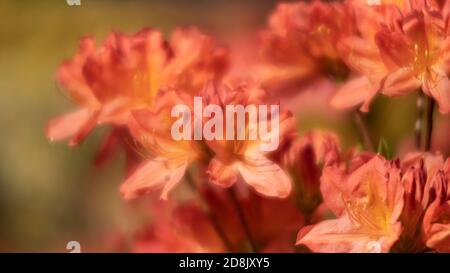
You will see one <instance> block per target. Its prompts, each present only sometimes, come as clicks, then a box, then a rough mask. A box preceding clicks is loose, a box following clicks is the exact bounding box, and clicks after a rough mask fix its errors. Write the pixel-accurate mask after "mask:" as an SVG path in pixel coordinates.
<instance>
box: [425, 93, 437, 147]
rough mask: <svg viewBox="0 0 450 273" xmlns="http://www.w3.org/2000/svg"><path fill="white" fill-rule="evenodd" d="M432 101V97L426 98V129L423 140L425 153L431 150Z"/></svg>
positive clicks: (433, 103)
mask: <svg viewBox="0 0 450 273" xmlns="http://www.w3.org/2000/svg"><path fill="white" fill-rule="evenodd" d="M434 105H435V102H434V99H433V98H432V97H429V98H428V105H427V128H426V138H425V147H424V150H425V151H429V150H430V149H431V140H432V134H433V113H434Z"/></svg>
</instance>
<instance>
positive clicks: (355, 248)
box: [297, 155, 404, 252]
mask: <svg viewBox="0 0 450 273" xmlns="http://www.w3.org/2000/svg"><path fill="white" fill-rule="evenodd" d="M321 183H322V184H321V191H322V195H323V198H324V202H325V204H326V205H327V206H328V207H329V208H330V209H331V210H332V211H333V212H334V214H335V215H336V216H337V217H338V218H337V219H331V220H325V221H322V222H319V223H318V224H316V225H312V226H307V227H305V228H303V229H301V230H300V232H299V234H298V237H297V244H304V245H306V246H307V247H308V248H309V249H311V250H312V251H316V252H388V251H389V250H390V248H391V247H392V246H393V244H394V243H395V242H396V241H397V240H398V238H399V236H400V233H401V230H402V226H401V223H400V215H401V212H402V209H403V192H404V191H403V187H402V185H401V181H400V170H399V169H398V166H396V164H395V163H393V162H389V161H387V160H385V159H384V158H382V157H381V156H379V155H375V156H370V155H362V156H359V157H357V158H355V159H354V161H353V162H352V164H351V165H350V167H349V168H348V169H344V167H343V166H339V165H331V166H328V167H326V168H325V169H324V170H323V175H322V178H321Z"/></svg>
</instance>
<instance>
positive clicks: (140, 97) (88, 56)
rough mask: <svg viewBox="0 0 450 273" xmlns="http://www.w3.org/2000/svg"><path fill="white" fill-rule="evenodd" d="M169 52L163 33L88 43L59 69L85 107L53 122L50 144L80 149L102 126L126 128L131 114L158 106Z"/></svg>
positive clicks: (88, 40)
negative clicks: (64, 141)
mask: <svg viewBox="0 0 450 273" xmlns="http://www.w3.org/2000/svg"><path fill="white" fill-rule="evenodd" d="M169 59H170V49H169V48H168V47H167V44H166V43H165V42H164V40H163V38H162V35H161V33H159V32H158V31H156V30H152V29H145V30H142V31H140V32H138V33H136V34H134V35H131V36H128V35H125V34H121V33H111V34H110V35H109V36H108V38H107V39H106V41H105V42H104V44H103V45H101V46H100V47H99V48H96V47H95V42H94V39H93V38H91V37H87V38H83V39H82V40H81V41H80V48H79V52H78V54H77V55H75V57H74V58H73V59H71V60H68V61H65V62H64V63H63V64H62V65H61V67H60V68H59V70H58V75H57V78H58V82H59V83H60V84H61V85H62V87H64V88H65V89H66V90H67V91H68V93H69V95H70V97H71V98H72V99H73V100H74V101H75V103H76V104H77V105H79V106H80V108H79V109H78V110H75V111H74V112H71V113H69V114H66V115H63V116H60V117H57V118H55V119H53V120H51V121H50V122H49V125H48V127H47V136H48V138H49V139H51V140H62V139H65V138H69V137H70V138H71V140H70V142H69V144H70V145H76V144H78V143H79V142H80V141H81V140H83V138H84V137H85V136H86V135H87V134H88V133H89V131H90V130H91V129H92V128H93V127H95V126H96V125H97V123H111V124H118V125H123V124H125V122H126V120H127V116H128V114H129V110H130V109H133V108H139V107H144V106H145V105H146V104H152V103H153V102H154V96H155V95H156V93H157V91H158V88H159V84H160V83H159V78H160V74H161V71H162V69H163V67H164V66H165V65H166V64H167V62H168V61H169Z"/></svg>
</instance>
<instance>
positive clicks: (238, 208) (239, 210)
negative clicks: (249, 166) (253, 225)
mask: <svg viewBox="0 0 450 273" xmlns="http://www.w3.org/2000/svg"><path fill="white" fill-rule="evenodd" d="M228 193H229V195H230V199H231V201H232V203H233V205H234V207H235V209H236V212H237V215H238V218H239V222H240V223H241V226H242V229H243V230H244V233H245V236H246V237H247V241H248V243H249V245H250V250H251V252H254V253H257V252H258V249H257V247H256V244H255V241H254V239H253V237H252V233H251V231H250V226H249V224H248V222H247V220H246V218H245V215H244V211H243V209H242V207H241V205H240V203H239V199H238V197H237V194H236V191H235V189H234V187H233V188H230V189H229V190H228Z"/></svg>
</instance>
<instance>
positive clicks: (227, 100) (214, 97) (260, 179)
mask: <svg viewBox="0 0 450 273" xmlns="http://www.w3.org/2000/svg"><path fill="white" fill-rule="evenodd" d="M205 92H206V95H204V97H205V98H206V100H207V103H213V102H214V104H217V105H221V107H222V110H223V111H225V108H224V107H225V105H236V104H239V105H248V104H262V102H260V99H261V97H260V96H261V95H259V94H261V93H262V90H260V89H257V88H255V87H248V86H243V87H236V88H235V89H231V90H230V89H228V88H226V87H223V88H215V87H213V86H211V87H210V88H207V89H206V90H205ZM227 118H228V117H227ZM230 118H232V119H233V120H234V119H235V117H234V116H231V117H230ZM271 118H274V117H273V116H271V117H270V118H268V119H271ZM277 118H279V122H276V123H275V126H277V127H276V128H267V129H268V130H267V131H266V132H263V133H261V131H259V132H258V138H257V139H256V140H251V139H250V138H249V137H245V138H244V140H240V139H239V138H237V137H235V138H234V140H212V141H207V144H208V146H209V147H210V148H211V150H212V151H213V152H214V154H215V156H214V158H213V159H212V160H211V162H210V163H209V169H208V173H209V174H210V178H211V180H212V181H213V182H214V183H216V184H218V185H221V186H224V187H230V186H231V185H233V184H234V183H235V182H236V181H237V180H238V178H239V176H241V177H242V178H243V180H244V181H245V182H246V183H247V184H249V185H250V186H252V187H253V188H254V189H255V190H256V191H258V192H259V193H261V194H264V195H267V196H273V197H286V196H288V195H289V193H290V191H291V181H290V179H289V177H288V176H287V175H286V173H285V172H284V171H283V170H282V169H281V167H280V166H278V165H277V164H276V163H274V162H273V161H271V160H270V159H269V158H268V157H267V155H266V154H267V152H264V151H263V150H262V149H261V148H260V147H261V144H262V143H263V142H264V140H267V139H272V137H271V136H270V135H271V134H279V137H280V138H282V137H283V136H284V135H287V134H289V132H292V129H293V123H292V118H291V117H290V115H289V114H288V113H281V114H280V117H277ZM246 119H247V120H248V121H249V122H246V123H245V128H238V127H237V125H236V124H237V123H233V124H235V130H234V134H235V136H237V132H238V131H239V130H241V131H243V132H244V133H245V135H248V134H249V132H250V131H251V130H252V128H259V126H261V124H258V125H256V124H254V123H253V124H252V120H253V122H256V123H259V122H260V121H261V120H260V119H261V117H259V118H258V119H251V118H249V117H246ZM223 122H224V123H225V124H226V123H229V122H232V121H231V120H224V121H223ZM268 123H269V124H272V122H268Z"/></svg>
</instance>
